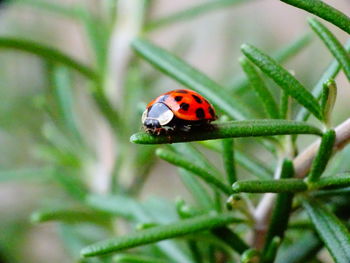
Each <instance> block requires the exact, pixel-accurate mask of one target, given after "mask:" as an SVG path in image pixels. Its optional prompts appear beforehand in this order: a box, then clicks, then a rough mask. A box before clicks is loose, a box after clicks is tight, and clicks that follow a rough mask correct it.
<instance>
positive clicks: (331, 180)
mask: <svg viewBox="0 0 350 263" xmlns="http://www.w3.org/2000/svg"><path fill="white" fill-rule="evenodd" d="M347 186H350V174H349V173H343V174H338V175H333V176H327V177H323V178H320V179H319V180H317V181H315V182H313V183H309V188H311V189H319V188H327V187H332V188H334V187H337V188H338V187H347ZM343 189H344V188H343Z"/></svg>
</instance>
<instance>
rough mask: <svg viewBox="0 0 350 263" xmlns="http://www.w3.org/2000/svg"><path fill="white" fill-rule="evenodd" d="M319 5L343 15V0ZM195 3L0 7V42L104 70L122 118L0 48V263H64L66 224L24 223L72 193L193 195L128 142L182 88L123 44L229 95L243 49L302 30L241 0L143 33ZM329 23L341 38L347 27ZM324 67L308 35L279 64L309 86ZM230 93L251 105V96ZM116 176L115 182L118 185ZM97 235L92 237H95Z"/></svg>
mask: <svg viewBox="0 0 350 263" xmlns="http://www.w3.org/2000/svg"><path fill="white" fill-rule="evenodd" d="M325 2H328V3H329V4H331V5H333V6H334V7H335V8H337V9H339V10H342V12H344V13H345V14H347V15H350V2H349V1H348V0H337V1H331V0H328V1H325ZM201 3H202V1H200V0H181V1H161V0H152V1H145V2H144V1H135V0H131V1H128V0H125V1H123V0H120V1H115V0H64V1H63V0H60V1H58V0H57V1H52V0H51V1H49V0H47V1H32V0H30V1H29V0H28V1H5V2H4V3H3V4H2V5H1V7H0V37H14V38H18V39H25V40H31V41H34V42H35V43H40V44H43V45H45V46H50V47H54V48H56V49H58V50H60V51H61V52H63V53H64V54H67V55H68V56H70V57H72V58H74V59H76V60H77V61H80V62H81V63H83V64H84V65H89V66H90V67H92V68H96V69H97V70H98V71H100V70H101V71H102V72H103V76H104V80H103V81H102V82H103V87H102V88H103V89H104V91H105V93H106V94H107V99H108V100H109V101H110V102H111V104H112V105H113V106H114V107H115V108H116V109H118V110H119V111H120V113H121V116H122V122H120V123H118V124H117V126H118V125H119V126H121V127H122V129H121V130H122V131H121V132H120V135H118V138H116V136H115V130H114V129H113V128H111V125H110V122H108V121H106V119H105V118H104V117H103V116H102V114H101V112H100V111H99V108H98V107H97V106H96V103H95V100H94V99H93V96H92V95H91V92H90V91H91V90H92V89H94V88H93V87H92V85H91V82H90V81H88V80H87V79H86V78H84V77H83V76H82V75H80V74H77V73H76V72H74V71H68V69H67V68H66V67H62V66H57V65H53V64H52V63H50V62H48V61H44V60H42V59H40V58H38V57H37V56H34V55H31V54H28V53H25V52H21V51H17V50H12V49H7V48H2V47H0V98H1V100H0V101H1V102H0V211H1V213H0V262H36V263H41V262H52V263H53V262H72V258H71V256H69V253H68V252H67V251H68V249H67V244H65V245H64V242H62V238H63V239H64V233H65V229H58V228H57V227H56V225H55V224H54V223H46V224H41V225H33V224H32V223H30V220H29V217H30V214H31V212H32V211H33V210H36V209H37V208H40V207H45V206H48V207H51V206H58V207H59V206H62V205H64V204H66V203H69V202H71V203H73V204H74V202H76V201H74V200H76V199H77V200H78V199H79V196H78V197H76V196H75V197H74V193H75V194H76V195H79V191H80V190H81V189H83V190H81V191H84V189H88V191H89V192H90V193H91V192H92V193H101V194H105V193H108V192H110V191H118V189H119V191H120V189H121V188H123V187H120V185H122V186H126V187H127V186H130V185H132V186H134V187H135V188H137V191H136V192H137V193H138V194H137V196H138V198H140V199H142V200H145V199H147V198H149V197H150V196H157V197H158V198H167V199H170V200H174V198H175V197H177V196H179V195H181V196H183V197H184V198H185V199H186V198H187V199H189V198H190V197H189V194H188V193H187V192H186V191H185V190H184V188H183V186H182V184H181V182H180V180H179V179H178V178H177V177H176V176H172V174H175V172H176V170H175V169H174V168H173V167H171V166H170V165H168V164H165V163H163V162H156V161H155V160H153V159H154V157H153V154H152V151H153V148H152V147H148V148H147V147H143V148H142V151H141V150H140V149H141V147H139V146H138V147H136V146H133V145H130V143H129V136H130V135H131V134H132V133H134V132H136V131H139V130H140V129H141V123H140V114H141V112H142V111H143V108H144V106H145V105H146V103H148V102H149V101H150V100H151V99H152V98H153V97H155V96H157V95H158V94H160V93H161V92H164V91H168V90H171V89H175V88H179V87H180V86H179V85H178V84H177V83H175V82H174V81H172V80H170V79H169V78H167V77H164V76H162V75H161V74H160V73H158V72H157V71H155V70H154V69H152V68H151V67H150V66H149V65H146V63H143V62H141V61H139V60H138V59H137V58H136V56H135V55H134V54H133V52H132V50H131V49H130V47H129V44H130V42H131V41H132V39H134V38H135V37H136V36H139V35H143V36H145V37H147V38H149V39H151V40H152V41H153V42H155V43H157V44H159V45H160V46H162V47H165V48H166V49H168V50H171V51H172V52H174V53H176V54H178V55H179V56H181V57H182V58H183V59H185V60H186V61H187V62H189V63H190V64H192V65H194V66H195V67H196V68H198V69H200V70H202V71H203V72H205V73H207V74H208V75H209V76H211V77H212V78H213V79H215V80H217V81H218V82H219V83H222V84H223V85H224V86H226V87H227V88H231V89H234V88H235V85H236V84H237V83H238V82H237V81H239V80H240V76H241V75H242V72H241V69H240V67H239V63H238V58H239V57H240V56H241V54H240V51H239V47H240V45H241V44H242V43H245V42H248V43H252V44H254V45H256V46H259V47H260V48H262V49H263V50H265V51H266V52H268V53H274V52H275V51H276V50H279V49H281V48H283V47H284V46H286V45H288V44H290V43H292V42H293V41H295V40H296V39H298V38H300V37H301V36H303V35H305V34H308V33H309V34H310V33H311V30H310V29H309V28H308V26H307V22H306V17H307V16H308V15H307V14H306V13H305V12H303V11H300V10H298V9H295V8H291V7H290V6H287V5H285V4H283V3H280V2H279V1H275V0H257V1H247V3H244V4H239V5H234V6H232V7H231V6H226V7H223V8H218V9H215V10H212V11H211V12H206V13H205V14H202V15H200V16H196V17H191V18H188V19H187V18H186V17H184V18H182V19H179V20H176V21H174V22H173V23H169V24H167V25H164V26H159V25H160V24H158V26H159V27H154V28H152V27H151V26H147V25H152V21H158V22H159V21H161V20H159V19H161V18H164V17H169V16H170V15H171V14H174V13H176V12H178V11H181V10H186V9H188V8H190V7H192V6H194V5H197V4H201ZM154 25H157V24H154ZM329 28H330V29H331V30H332V31H333V32H334V33H335V35H336V36H337V37H338V38H339V39H340V40H342V41H343V42H345V40H346V37H347V36H346V34H345V33H344V32H341V31H340V30H339V29H335V27H334V26H332V25H329ZM310 35H312V34H310ZM330 61H331V56H330V54H329V52H328V51H327V50H326V48H325V47H324V46H323V44H322V43H321V42H320V41H319V40H317V39H315V37H313V40H312V41H311V43H310V44H309V45H308V46H307V47H305V48H304V49H303V50H302V51H301V52H299V53H298V55H297V56H295V57H294V58H293V59H290V60H288V61H287V62H286V63H285V64H284V65H285V66H286V68H288V69H289V70H290V71H292V72H294V74H295V75H296V77H297V78H298V79H299V80H301V81H302V82H303V83H304V84H305V86H306V87H312V86H313V85H314V84H315V82H316V81H317V80H318V78H319V76H320V74H321V73H322V72H323V70H324V69H325V68H326V67H327V65H328V64H329V62H330ZM336 80H337V84H338V87H339V91H338V94H339V95H338V99H337V104H336V109H335V111H334V124H337V123H339V122H341V121H343V120H344V119H345V118H346V117H347V116H349V113H350V111H349V105H348V103H349V101H350V93H349V92H345V91H348V89H349V83H347V82H346V81H345V77H344V75H343V73H341V74H340V75H339V76H338V77H337V79H336ZM270 84H271V83H270ZM271 85H272V84H271ZM239 96H241V97H242V100H245V101H246V102H247V103H250V104H251V105H252V107H253V105H254V99H255V98H254V96H252V95H251V94H239ZM62 105H63V106H62ZM254 106H255V105H254ZM253 110H256V111H259V109H258V108H257V109H256V108H253ZM245 142H248V143H249V140H248V141H245ZM251 147H252V152H255V151H259V149H256V148H254V147H256V146H255V145H254V144H252V145H251ZM267 159H268V158H267ZM142 174H143V175H144V176H143V177H142ZM146 176H147V180H146ZM139 177H140V178H139ZM52 178H54V179H52ZM113 178H118V181H117V185H115V184H114V183H113ZM67 180H68V181H69V180H78V181H79V182H82V183H83V186H81V189H80V188H79V187H78V188H79V189H80V190H79V189H78V190H77V189H71V193H73V194H71V195H70V194H69V190H67V189H66V190H62V188H63V189H65V187H66V186H67V185H70V183H67ZM135 181H138V183H135ZM62 185H63V186H62ZM77 185H79V183H77ZM113 185H114V186H113ZM67 191H68V194H67ZM72 200H73V201H72ZM82 227H84V226H82ZM99 231H100V230H96V233H92V234H91V235H96V236H100V235H103V233H102V234H101V233H100V232H99ZM72 246H73V245H72ZM72 246H71V247H72ZM68 247H69V245H68Z"/></svg>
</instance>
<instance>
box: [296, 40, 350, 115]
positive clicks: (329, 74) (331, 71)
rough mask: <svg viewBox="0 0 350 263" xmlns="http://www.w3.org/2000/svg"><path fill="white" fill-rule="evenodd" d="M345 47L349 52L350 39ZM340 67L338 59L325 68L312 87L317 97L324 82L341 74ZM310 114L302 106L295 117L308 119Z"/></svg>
mask: <svg viewBox="0 0 350 263" xmlns="http://www.w3.org/2000/svg"><path fill="white" fill-rule="evenodd" d="M345 49H346V51H347V52H348V53H349V51H350V41H348V42H347V43H346V44H345ZM340 69H341V67H340V65H339V63H338V61H337V60H334V61H332V62H331V63H330V65H329V66H328V67H327V69H326V70H325V72H324V73H323V74H322V76H321V78H320V79H319V81H318V82H317V83H316V85H315V86H314V88H313V89H312V94H313V95H314V96H315V97H319V96H320V94H321V93H322V88H323V85H324V83H326V82H327V81H328V80H330V79H335V78H336V76H337V75H338V74H339V72H340ZM309 115H310V114H309V112H308V111H307V110H306V109H305V108H303V107H302V108H300V110H299V112H298V113H297V114H296V118H295V119H296V120H297V121H306V120H307V119H308V117H309Z"/></svg>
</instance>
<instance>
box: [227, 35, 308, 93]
mask: <svg viewBox="0 0 350 263" xmlns="http://www.w3.org/2000/svg"><path fill="white" fill-rule="evenodd" d="M310 42H311V37H310V35H309V34H306V35H303V36H302V37H300V38H298V39H296V40H295V41H293V42H292V43H290V44H288V45H286V46H285V47H283V48H281V49H279V50H277V51H276V52H274V53H273V54H272V58H273V59H275V60H276V61H277V62H278V63H280V64H282V63H283V62H286V61H287V60H288V59H290V58H292V57H294V56H295V55H296V54H298V53H299V52H300V51H301V50H302V49H304V48H305V47H306V46H307V45H308V44H309V43H310ZM230 86H231V88H230V89H231V90H232V91H234V93H235V94H242V93H243V92H246V91H249V90H250V89H248V87H249V81H248V79H247V78H246V76H244V74H242V75H241V76H239V77H236V78H235V79H234V80H233V81H232V83H231V84H230Z"/></svg>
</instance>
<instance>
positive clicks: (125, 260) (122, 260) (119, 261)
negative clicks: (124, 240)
mask: <svg viewBox="0 0 350 263" xmlns="http://www.w3.org/2000/svg"><path fill="white" fill-rule="evenodd" d="M113 262H115V263H167V262H168V261H166V260H165V259H164V260H163V259H159V258H155V257H148V256H141V255H136V254H135V255H133V254H121V255H116V256H114V257H113Z"/></svg>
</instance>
